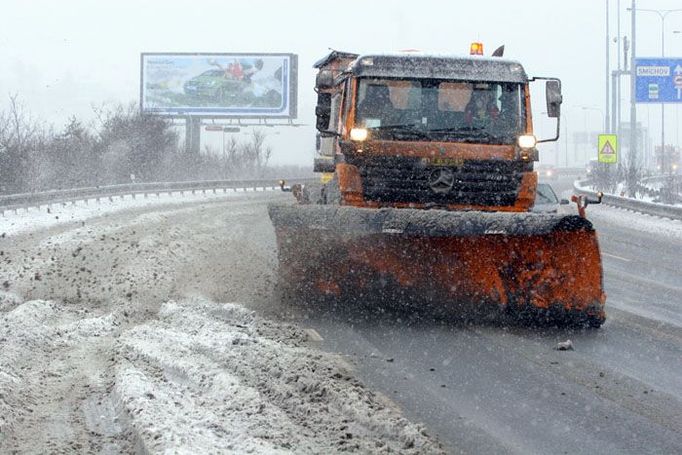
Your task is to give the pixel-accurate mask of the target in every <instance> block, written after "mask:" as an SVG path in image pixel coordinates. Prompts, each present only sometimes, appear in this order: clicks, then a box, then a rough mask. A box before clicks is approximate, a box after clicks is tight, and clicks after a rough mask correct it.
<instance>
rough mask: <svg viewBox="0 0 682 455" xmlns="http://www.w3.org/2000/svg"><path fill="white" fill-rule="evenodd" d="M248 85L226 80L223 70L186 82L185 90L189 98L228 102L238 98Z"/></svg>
mask: <svg viewBox="0 0 682 455" xmlns="http://www.w3.org/2000/svg"><path fill="white" fill-rule="evenodd" d="M246 85H247V84H246V83H245V82H242V81H239V80H237V79H233V78H226V77H225V72H224V71H222V70H208V71H204V72H203V73H201V74H200V75H198V76H195V77H193V78H192V79H190V80H188V81H187V82H185V83H184V85H183V90H184V92H185V95H188V96H198V97H201V98H209V99H213V100H217V101H220V102H227V101H228V100H229V99H230V98H237V97H238V96H239V95H240V94H241V93H242V92H243V91H244V89H245V88H246Z"/></svg>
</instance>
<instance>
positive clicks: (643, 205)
mask: <svg viewBox="0 0 682 455" xmlns="http://www.w3.org/2000/svg"><path fill="white" fill-rule="evenodd" d="M581 183H582V184H586V183H587V182H586V181H580V180H578V181H576V182H574V183H573V189H574V190H575V192H576V194H582V195H585V196H592V197H596V195H597V192H596V191H592V190H588V189H585V188H583V186H582V185H581ZM602 203H603V204H607V205H611V206H614V207H620V208H623V209H628V210H633V211H635V212H640V213H645V214H647V215H655V216H661V217H665V218H670V219H673V220H682V207H681V206H674V205H664V204H655V203H653V202H646V201H639V200H637V199H630V198H626V197H620V196H614V195H611V194H604V197H603V199H602Z"/></svg>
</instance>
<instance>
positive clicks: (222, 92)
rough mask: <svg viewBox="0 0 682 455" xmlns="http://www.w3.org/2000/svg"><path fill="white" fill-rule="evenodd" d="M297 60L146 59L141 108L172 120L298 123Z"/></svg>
mask: <svg viewBox="0 0 682 455" xmlns="http://www.w3.org/2000/svg"><path fill="white" fill-rule="evenodd" d="M296 76H297V58H296V55H294V54H241V53H239V54H178V53H144V54H142V56H141V83H140V106H141V109H142V112H144V113H147V114H157V115H168V116H178V117H179V116H198V117H236V118H267V117H273V118H295V117H296V83H297V77H296Z"/></svg>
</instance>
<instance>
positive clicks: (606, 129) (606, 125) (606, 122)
mask: <svg viewBox="0 0 682 455" xmlns="http://www.w3.org/2000/svg"><path fill="white" fill-rule="evenodd" d="M610 45H611V43H610V42H609V0H606V104H605V106H606V111H605V112H606V117H605V118H604V132H605V133H609V132H610V129H611V128H610V125H609V123H610V122H609V79H610V77H611V68H610V66H609V63H610V62H609V57H610V53H609V46H610Z"/></svg>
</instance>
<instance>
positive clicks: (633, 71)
mask: <svg viewBox="0 0 682 455" xmlns="http://www.w3.org/2000/svg"><path fill="white" fill-rule="evenodd" d="M631 19H632V25H631V27H632V31H631V35H632V44H631V45H632V54H631V55H630V59H631V60H630V150H629V152H628V161H629V163H630V166H628V167H629V168H630V169H628V171H630V170H631V169H634V167H635V166H636V164H637V102H636V100H635V94H636V93H637V84H636V80H637V64H636V62H635V58H636V56H637V1H636V0H632V18H631ZM631 180H632V178H631V176H630V172H628V173H627V175H626V177H625V182H626V184H627V187H628V193H630V194H629V196H633V194H631V193H632V191H633V188H632V186H633V183H634V182H632V181H631Z"/></svg>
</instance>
